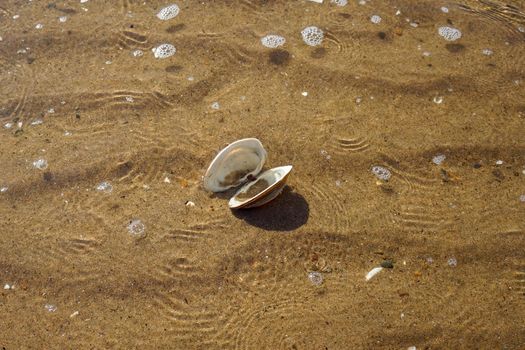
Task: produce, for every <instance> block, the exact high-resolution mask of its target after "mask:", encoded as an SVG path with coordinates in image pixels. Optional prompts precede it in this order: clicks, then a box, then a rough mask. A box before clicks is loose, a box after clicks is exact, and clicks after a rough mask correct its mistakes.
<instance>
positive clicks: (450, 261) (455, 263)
mask: <svg viewBox="0 0 525 350" xmlns="http://www.w3.org/2000/svg"><path fill="white" fill-rule="evenodd" d="M447 264H448V266H450V267H456V266H458V261H457V260H456V258H455V257H451V258H450V259H448V261H447Z"/></svg>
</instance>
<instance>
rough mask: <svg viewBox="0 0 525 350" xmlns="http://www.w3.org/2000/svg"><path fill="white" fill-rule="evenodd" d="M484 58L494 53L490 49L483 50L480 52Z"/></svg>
mask: <svg viewBox="0 0 525 350" xmlns="http://www.w3.org/2000/svg"><path fill="white" fill-rule="evenodd" d="M481 52H482V53H483V54H484V55H485V56H490V55H492V54H493V53H494V51H492V50H491V49H483V50H482V51H481Z"/></svg>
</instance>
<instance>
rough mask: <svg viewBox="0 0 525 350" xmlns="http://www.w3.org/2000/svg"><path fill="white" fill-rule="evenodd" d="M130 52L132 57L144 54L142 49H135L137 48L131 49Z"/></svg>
mask: <svg viewBox="0 0 525 350" xmlns="http://www.w3.org/2000/svg"><path fill="white" fill-rule="evenodd" d="M131 54H132V55H133V57H140V56H143V55H144V51H142V50H138V49H137V50H133V52H132V53H131Z"/></svg>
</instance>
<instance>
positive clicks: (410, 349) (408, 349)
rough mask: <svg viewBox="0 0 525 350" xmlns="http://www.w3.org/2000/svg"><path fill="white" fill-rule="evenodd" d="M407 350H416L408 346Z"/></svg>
mask: <svg viewBox="0 0 525 350" xmlns="http://www.w3.org/2000/svg"><path fill="white" fill-rule="evenodd" d="M407 350H417V349H416V347H415V346H409V347H408V348H407Z"/></svg>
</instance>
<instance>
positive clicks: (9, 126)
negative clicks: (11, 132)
mask: <svg viewBox="0 0 525 350" xmlns="http://www.w3.org/2000/svg"><path fill="white" fill-rule="evenodd" d="M12 127H13V123H11V122H7V123H5V124H4V128H6V129H11V128H12Z"/></svg>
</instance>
